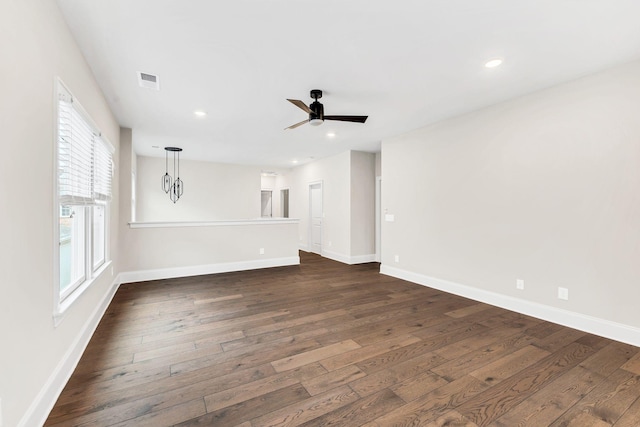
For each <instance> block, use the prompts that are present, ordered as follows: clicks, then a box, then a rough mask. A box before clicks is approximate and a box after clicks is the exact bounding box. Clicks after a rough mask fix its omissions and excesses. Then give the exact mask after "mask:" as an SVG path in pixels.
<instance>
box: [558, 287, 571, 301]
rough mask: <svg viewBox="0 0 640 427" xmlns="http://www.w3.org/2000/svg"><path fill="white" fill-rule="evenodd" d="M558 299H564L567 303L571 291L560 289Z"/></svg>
mask: <svg viewBox="0 0 640 427" xmlns="http://www.w3.org/2000/svg"><path fill="white" fill-rule="evenodd" d="M558 299H563V300H565V301H569V289H567V288H558Z"/></svg>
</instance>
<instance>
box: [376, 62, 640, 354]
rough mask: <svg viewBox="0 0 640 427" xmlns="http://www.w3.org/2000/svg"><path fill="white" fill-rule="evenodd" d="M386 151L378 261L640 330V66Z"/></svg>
mask: <svg viewBox="0 0 640 427" xmlns="http://www.w3.org/2000/svg"><path fill="white" fill-rule="evenodd" d="M382 153H383V156H382V173H383V176H384V179H383V181H382V186H383V188H382V195H383V206H382V207H383V210H388V213H392V214H394V215H395V222H384V223H383V230H382V231H383V240H382V242H383V251H382V253H383V259H382V262H383V269H384V268H385V267H390V268H392V269H398V271H396V273H402V274H405V273H407V274H409V275H413V276H414V277H418V278H420V277H422V279H424V280H427V278H435V279H444V280H446V281H450V282H452V283H454V284H461V285H466V286H468V287H469V288H468V289H467V290H471V292H474V293H478V292H477V291H481V292H480V293H479V294H483V293H484V294H485V295H489V294H488V293H493V294H494V296H496V295H497V298H502V297H501V296H507V297H512V299H511V301H514V302H515V303H517V301H528V302H531V303H534V304H540V306H539V308H540V309H542V307H553V308H557V309H562V310H568V312H564V313H565V314H567V316H568V317H571V313H577V314H580V315H584V316H585V317H582V319H583V320H588V319H590V318H589V316H593V317H595V318H597V319H601V320H604V321H605V322H604V323H606V322H608V321H611V322H618V323H619V324H623V325H628V326H632V327H635V328H638V327H640V317H639V316H638V314H637V313H638V310H637V304H638V301H639V300H640V286H638V285H639V284H640V262H639V261H640V244H639V243H638V242H640V197H639V195H640V167H639V165H640V62H634V63H631V64H628V65H625V66H621V67H618V68H615V69H611V70H609V71H606V72H603V73H600V74H597V75H593V76H590V77H585V78H583V79H580V80H577V81H574V82H571V83H568V84H563V85H560V86H557V87H553V88H550V89H548V90H544V91H540V92H537V93H534V94H532V95H529V96H525V97H522V98H519V99H516V100H513V101H510V102H506V103H502V104H499V105H495V106H493V107H490V108H486V109H483V110H481V111H478V112H475V113H472V114H468V115H466V116H463V117H459V118H455V119H451V120H447V121H444V122H441V123H438V124H435V125H433V126H429V127H426V128H423V129H420V130H417V131H415V132H411V133H409V134H406V135H402V136H399V137H397V138H392V139H389V140H386V141H383V144H382ZM396 254H397V255H399V256H400V262H399V263H395V262H394V258H393V257H394V255H396ZM518 278H519V279H524V280H525V290H524V291H518V290H516V289H515V284H516V279H518ZM558 286H562V287H566V288H568V289H569V295H570V299H569V301H561V300H558V299H557V298H556V295H557V287H558ZM531 307H533V306H531ZM556 313H563V312H561V311H556ZM560 317H562V316H560ZM601 323H602V322H601ZM631 334H632V335H634V334H635V335H634V336H635V339H638V338H640V336H638V335H637V330H635V331H634V330H632V331H631ZM638 342H640V341H638Z"/></svg>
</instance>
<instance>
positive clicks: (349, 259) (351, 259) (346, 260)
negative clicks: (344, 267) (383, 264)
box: [322, 249, 376, 265]
mask: <svg viewBox="0 0 640 427" xmlns="http://www.w3.org/2000/svg"><path fill="white" fill-rule="evenodd" d="M322 256H323V257H325V258H329V259H332V260H334V261H338V262H341V263H343V264H349V265H353V264H364V263H367V262H374V261H375V260H376V254H368V255H355V256H349V255H343V254H341V253H338V252H332V251H328V250H326V249H323V250H322Z"/></svg>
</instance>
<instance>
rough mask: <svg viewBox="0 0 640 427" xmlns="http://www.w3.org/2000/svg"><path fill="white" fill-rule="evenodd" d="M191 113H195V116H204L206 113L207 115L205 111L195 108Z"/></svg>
mask: <svg viewBox="0 0 640 427" xmlns="http://www.w3.org/2000/svg"><path fill="white" fill-rule="evenodd" d="M193 114H195V115H196V116H198V117H204V116H206V115H207V113H206V112H204V111H201V110H196V111H194V112H193Z"/></svg>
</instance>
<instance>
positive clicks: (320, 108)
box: [309, 101, 324, 120]
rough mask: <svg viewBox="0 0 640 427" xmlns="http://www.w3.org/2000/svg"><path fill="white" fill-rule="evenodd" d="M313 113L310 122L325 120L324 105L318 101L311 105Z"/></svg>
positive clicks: (310, 115) (310, 114)
mask: <svg viewBox="0 0 640 427" xmlns="http://www.w3.org/2000/svg"><path fill="white" fill-rule="evenodd" d="M309 109H310V110H311V112H310V113H309V120H316V119H317V120H324V105H322V104H321V103H319V102H318V101H313V102H312V103H311V105H309Z"/></svg>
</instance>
